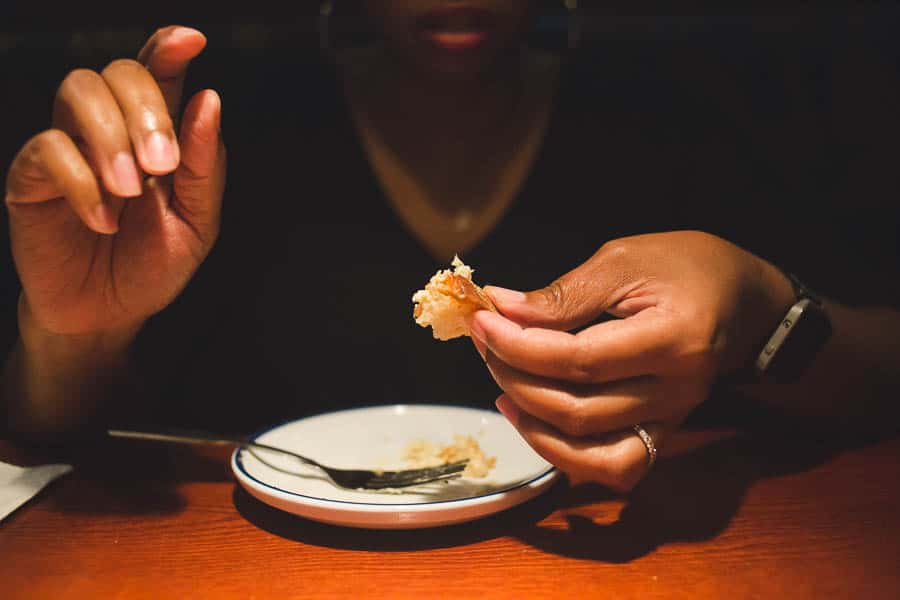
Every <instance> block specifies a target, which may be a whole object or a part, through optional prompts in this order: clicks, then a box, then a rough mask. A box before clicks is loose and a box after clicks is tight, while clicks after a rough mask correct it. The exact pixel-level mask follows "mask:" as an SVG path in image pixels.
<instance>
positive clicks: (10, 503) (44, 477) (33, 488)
mask: <svg viewBox="0 0 900 600" xmlns="http://www.w3.org/2000/svg"><path fill="white" fill-rule="evenodd" d="M71 470H72V466H71V465H41V466H39V467H17V466H15V465H8V464H6V463H4V462H0V521H2V520H3V519H5V518H6V517H7V516H8V515H9V514H10V513H11V512H12V511H14V510H16V509H17V508H19V507H20V506H22V505H23V504H25V503H26V502H28V501H29V500H30V499H31V498H33V497H34V496H35V494H37V493H38V492H39V491H41V490H42V489H43V488H44V486H45V485H47V484H48V483H50V482H51V481H53V480H54V479H56V478H57V477H61V476H62V475H65V474H66V473H68V472H69V471H71Z"/></svg>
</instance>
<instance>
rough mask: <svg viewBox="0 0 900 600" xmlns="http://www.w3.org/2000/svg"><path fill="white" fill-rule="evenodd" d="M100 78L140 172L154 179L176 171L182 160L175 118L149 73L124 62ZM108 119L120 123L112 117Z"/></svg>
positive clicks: (120, 62)
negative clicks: (114, 108)
mask: <svg viewBox="0 0 900 600" xmlns="http://www.w3.org/2000/svg"><path fill="white" fill-rule="evenodd" d="M101 75H102V77H103V80H104V82H105V83H106V85H107V86H108V88H109V90H110V91H111V92H112V97H113V98H114V99H115V102H116V103H117V104H118V109H119V110H118V111H117V113H119V114H121V117H122V118H123V119H124V126H125V129H126V131H127V132H128V137H129V138H130V141H131V145H133V146H134V151H135V154H136V156H137V159H138V162H139V163H140V166H141V169H142V170H143V171H145V172H146V173H150V174H152V175H164V174H166V173H170V172H172V171H174V170H175V168H176V167H177V166H178V162H179V160H180V156H179V149H178V143H177V141H176V139H175V131H174V129H173V125H172V118H171V117H170V116H169V112H168V109H167V108H166V102H165V100H164V99H163V96H162V93H161V92H160V89H159V87H158V86H157V85H156V81H154V79H153V76H152V75H150V72H149V71H147V69H145V68H144V67H143V66H142V65H141V64H140V63H139V62H137V61H134V60H127V59H122V60H116V61H113V62H112V63H110V64H109V66H107V67H106V68H105V69H104V70H103V72H102V74H101ZM107 118H108V120H110V121H113V120H117V119H113V118H112V113H108V114H107ZM88 125H89V126H90V125H93V123H89V124H88ZM85 133H90V132H85Z"/></svg>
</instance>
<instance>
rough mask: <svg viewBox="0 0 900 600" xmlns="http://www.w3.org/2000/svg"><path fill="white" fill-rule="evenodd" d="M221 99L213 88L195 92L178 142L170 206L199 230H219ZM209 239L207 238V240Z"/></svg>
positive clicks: (222, 182) (211, 232) (222, 171)
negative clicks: (179, 155)
mask: <svg viewBox="0 0 900 600" xmlns="http://www.w3.org/2000/svg"><path fill="white" fill-rule="evenodd" d="M221 118H222V103H221V100H220V98H219V96H218V94H216V92H214V91H213V90H204V91H201V92H198V93H197V94H196V95H195V96H194V97H193V98H191V101H190V102H189V103H188V105H187V108H185V111H184V120H183V122H182V124H181V135H180V138H179V142H180V144H181V148H182V161H181V165H180V166H179V168H178V170H177V171H176V172H175V192H176V195H175V197H174V198H173V199H172V207H173V209H174V210H175V211H176V212H178V214H179V215H180V216H181V217H182V219H183V220H185V221H186V222H188V223H190V224H191V225H192V227H193V228H194V230H195V231H196V232H197V233H200V234H209V235H212V236H214V235H215V234H216V233H217V231H218V223H219V214H220V212H221V202H222V194H223V191H224V187H225V146H224V144H223V143H222V136H221ZM206 241H210V240H206Z"/></svg>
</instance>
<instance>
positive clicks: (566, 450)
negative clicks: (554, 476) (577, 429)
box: [497, 395, 664, 491]
mask: <svg viewBox="0 0 900 600" xmlns="http://www.w3.org/2000/svg"><path fill="white" fill-rule="evenodd" d="M497 409H498V410H499V411H500V412H501V413H503V415H504V416H506V418H507V419H508V420H509V421H510V423H511V424H512V425H513V426H514V427H515V428H516V430H517V431H518V432H519V433H520V434H521V435H522V437H523V439H524V440H525V441H526V442H527V443H528V444H529V445H530V446H531V447H532V448H534V450H535V452H537V453H538V454H540V455H541V456H543V457H544V458H545V459H546V460H547V461H548V462H550V463H552V464H553V465H555V466H556V467H558V468H559V469H560V470H562V471H563V472H565V473H567V474H568V475H569V476H570V477H571V478H572V479H573V480H574V481H576V482H578V481H597V482H599V483H602V484H604V485H606V486H608V487H610V488H612V489H614V490H618V491H627V490H630V489H631V488H632V487H634V486H635V485H636V484H637V482H638V481H640V479H641V478H642V477H643V476H644V474H645V473H646V472H647V468H648V466H649V463H650V461H649V455H648V452H647V447H646V446H645V445H644V442H643V441H641V439H640V438H639V437H638V436H637V435H636V434H635V433H634V432H633V431H631V430H630V429H628V430H623V431H618V432H614V433H610V434H607V435H604V436H601V437H572V436H568V435H566V434H564V433H561V432H559V431H557V430H555V429H553V428H552V427H551V426H549V425H547V424H546V423H544V422H542V421H541V420H539V419H537V418H535V417H534V416H532V415H529V414H528V413H527V412H525V411H523V410H521V409H520V408H519V407H517V406H516V405H515V403H513V402H512V401H511V400H510V399H509V398H507V397H506V396H505V395H504V396H500V398H498V399H497ZM644 429H646V430H647V432H648V433H649V434H650V436H651V437H652V438H653V441H654V444H655V445H656V446H657V448H658V447H659V446H660V443H661V442H662V441H664V440H663V438H664V434H663V427H662V426H660V425H657V424H644Z"/></svg>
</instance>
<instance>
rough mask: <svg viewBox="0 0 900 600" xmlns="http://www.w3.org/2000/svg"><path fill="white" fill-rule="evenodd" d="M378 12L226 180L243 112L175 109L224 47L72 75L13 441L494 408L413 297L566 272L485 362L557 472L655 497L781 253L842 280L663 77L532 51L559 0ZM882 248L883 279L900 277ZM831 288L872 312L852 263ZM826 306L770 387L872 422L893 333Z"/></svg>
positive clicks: (879, 317)
mask: <svg viewBox="0 0 900 600" xmlns="http://www.w3.org/2000/svg"><path fill="white" fill-rule="evenodd" d="M365 5H366V7H365V8H366V13H365V14H366V15H367V18H368V20H369V22H370V23H372V24H373V25H374V30H375V31H378V32H379V35H378V36H377V40H376V42H375V43H373V44H367V45H364V46H363V47H348V48H340V49H333V56H332V58H333V59H334V64H333V65H326V66H324V67H316V68H306V69H305V70H297V69H296V65H294V64H292V62H291V61H290V60H285V59H282V58H280V57H279V58H277V59H273V62H272V64H265V65H262V66H257V68H258V74H259V80H258V81H252V80H248V81H245V82H244V83H243V86H244V87H245V89H247V90H249V91H250V92H251V93H249V94H244V95H241V94H237V96H238V100H237V102H232V101H231V100H229V107H230V109H231V110H232V111H234V114H244V113H245V111H246V113H247V114H251V115H252V116H253V118H252V120H251V122H252V126H248V127H245V128H243V129H241V130H238V131H235V132H232V131H230V130H229V161H228V162H229V163H230V164H231V169H230V172H229V181H228V185H227V186H226V185H225V149H224V144H223V142H222V139H221V135H220V127H221V125H220V124H221V123H222V120H221V115H222V103H221V100H220V99H219V96H218V95H217V94H216V93H215V92H213V91H211V90H204V91H201V92H199V93H197V94H196V95H194V96H193V97H192V98H191V99H190V100H189V102H188V103H187V105H186V108H185V109H184V112H183V113H181V114H179V112H178V106H179V103H180V96H181V91H182V87H183V84H184V75H185V72H186V69H187V66H188V63H190V61H191V60H192V59H194V58H195V57H196V56H197V55H198V54H199V53H200V52H201V51H202V49H203V47H204V45H205V38H204V37H203V35H202V34H201V33H199V32H197V31H194V30H191V29H189V28H183V27H170V28H164V29H161V30H159V31H158V32H157V33H156V34H154V35H153V36H152V37H151V39H150V40H149V41H148V42H147V44H146V46H145V47H144V48H143V49H142V50H141V52H140V53H139V55H138V60H137V61H131V60H117V61H114V62H112V63H110V65H109V66H108V67H106V68H105V69H104V70H103V71H102V72H101V73H93V72H89V71H83V70H82V71H74V72H72V73H70V74H69V76H68V77H66V79H65V80H64V81H63V83H62V85H61V86H60V89H59V92H58V95H57V98H56V102H55V105H54V123H53V128H52V129H50V130H48V131H45V132H43V133H41V134H38V135H37V136H35V137H34V138H32V140H30V141H29V142H28V143H27V144H26V145H25V146H24V147H23V149H22V151H21V152H20V153H19V155H18V156H17V158H16V160H15V161H14V163H13V165H12V166H11V167H10V175H9V179H8V185H7V205H8V207H9V210H10V222H11V237H12V246H13V253H14V257H15V260H16V266H17V270H18V272H19V276H20V279H21V282H22V286H23V293H22V295H21V297H20V302H19V310H18V322H19V330H20V339H19V342H18V344H17V346H16V348H15V349H14V350H13V352H12V353H11V355H10V359H9V361H8V364H7V371H6V375H5V377H4V387H5V403H6V406H7V408H8V410H9V412H10V415H11V423H12V424H13V426H14V428H15V429H17V430H19V431H23V432H32V433H36V432H42V431H43V432H46V431H50V432H53V431H60V430H67V429H71V428H72V427H75V426H76V425H78V424H81V423H84V422H85V421H88V420H91V419H93V420H101V421H102V420H109V419H116V420H119V421H127V422H129V423H136V422H140V423H146V422H150V421H153V422H166V423H176V424H180V425H193V426H198V427H207V428H209V427H214V426H221V427H223V428H232V429H248V428H255V427H256V426H258V425H260V424H262V423H264V422H270V421H275V420H281V419H285V418H289V417H292V416H296V415H301V414H308V413H310V412H319V411H322V410H328V409H334V408H341V407H346V406H351V405H360V404H381V403H393V402H440V403H451V402H452V403H463V404H472V405H479V406H484V405H487V403H488V402H490V400H491V399H492V398H493V397H494V396H495V395H496V393H495V392H494V390H493V384H492V383H491V381H490V379H489V378H488V377H487V376H485V375H484V374H483V372H482V371H481V363H480V361H479V360H478V356H477V355H476V354H475V353H471V352H470V351H469V349H468V348H466V347H465V346H466V345H465V344H458V343H457V344H436V343H435V342H433V341H432V340H430V339H429V336H428V334H427V333H426V332H423V331H422V330H419V329H417V328H415V327H414V326H413V325H412V320H411V317H410V305H409V296H410V294H411V293H412V291H413V290H415V289H416V288H417V287H419V286H420V285H421V283H422V282H424V280H425V278H426V277H427V275H428V274H430V273H431V272H433V271H434V269H435V267H436V266H438V265H442V264H445V263H446V262H447V261H448V260H449V259H450V258H451V257H452V255H453V254H455V253H459V254H460V255H462V256H463V257H464V258H465V259H466V261H467V262H469V263H470V264H472V265H474V266H475V267H476V268H477V271H478V273H477V275H476V277H479V276H483V277H485V278H487V280H494V281H502V282H503V283H504V284H505V285H506V286H508V287H512V288H517V289H534V288H540V286H542V285H545V284H546V283H547V282H548V281H552V280H555V283H553V284H551V285H550V286H549V287H547V288H542V289H539V290H538V291H536V292H532V293H530V294H522V293H519V292H515V291H512V290H510V289H504V288H488V289H489V293H491V295H492V297H493V298H494V300H495V302H496V304H497V306H498V307H499V309H500V311H501V315H496V314H490V313H486V312H483V313H477V314H476V315H475V316H474V317H473V319H472V322H471V328H472V337H473V341H474V342H475V345H476V348H477V349H478V353H479V354H480V355H481V356H482V357H483V359H484V360H485V362H486V363H487V366H488V368H489V370H490V373H491V375H492V376H493V379H494V381H495V382H496V383H497V384H499V386H500V387H501V388H502V389H503V391H504V394H503V395H502V396H501V397H500V399H498V401H497V406H498V408H499V409H500V410H501V411H502V412H503V413H504V414H505V415H506V416H507V417H508V418H509V419H510V421H511V422H512V423H513V424H514V425H515V426H516V427H517V428H518V429H519V430H520V431H521V432H522V434H523V436H524V437H525V439H526V440H528V441H529V443H531V444H532V446H534V447H535V449H536V450H537V451H538V452H540V453H541V454H543V455H544V456H545V457H546V458H548V460H550V461H551V462H553V463H555V464H557V465H558V466H559V467H560V468H562V469H563V470H565V471H566V472H568V473H569V474H570V475H571V476H572V477H573V478H575V479H592V480H596V481H600V482H602V483H605V484H607V485H609V486H611V487H614V488H616V489H628V488H630V487H631V486H633V485H634V484H635V483H636V482H637V481H638V480H639V479H640V478H641V477H642V476H643V474H644V473H645V472H646V470H647V468H648V466H649V465H650V464H651V463H652V460H653V459H654V458H655V451H656V447H657V446H661V445H662V444H664V442H665V438H666V434H667V432H669V431H671V430H672V429H674V428H677V427H678V426H679V425H680V424H681V422H682V421H683V420H684V419H685V418H686V416H687V415H688V413H689V412H690V411H691V410H692V409H694V408H695V407H696V406H698V405H699V404H700V403H701V402H703V401H704V400H705V399H706V398H707V396H708V395H709V393H710V390H711V388H712V386H713V384H714V383H715V382H716V381H717V380H720V379H721V378H722V377H723V376H726V375H733V374H736V373H739V372H741V371H743V369H744V367H745V366H746V365H750V364H752V363H753V360H754V358H755V357H756V355H757V354H759V353H760V349H761V348H762V347H763V345H764V342H765V341H766V339H767V338H768V337H769V335H770V334H771V333H772V331H774V330H775V328H776V327H777V326H778V324H779V322H780V321H781V320H782V318H783V317H784V315H785V314H786V312H787V310H788V309H789V308H790V307H791V306H792V304H793V303H794V302H795V300H796V299H797V298H796V295H795V291H794V289H793V288H792V285H791V282H790V280H789V279H788V277H786V275H785V274H784V273H782V272H781V271H780V270H779V269H778V268H776V267H775V266H774V265H773V263H772V262H768V261H767V260H764V259H763V258H761V257H762V256H765V257H766V258H768V259H769V260H772V261H775V262H778V263H780V264H785V265H789V266H790V268H791V269H796V270H800V271H801V272H804V273H806V272H812V270H814V269H816V268H818V267H816V263H817V262H818V261H814V260H806V259H808V258H816V257H815V256H811V255H805V254H804V252H802V251H801V252H799V253H798V252H796V251H795V248H792V246H795V243H794V241H795V239H796V238H795V237H794V236H796V235H797V231H798V229H796V228H795V227H794V224H793V223H791V224H790V225H789V226H786V225H785V224H784V223H780V222H778V220H777V219H776V220H775V223H774V224H773V218H772V215H773V214H783V211H782V212H781V213H779V212H778V209H779V208H780V207H779V204H780V203H781V202H782V196H781V195H779V193H778V192H779V189H778V188H777V187H774V186H773V187H771V188H767V187H766V186H765V185H762V184H761V183H760V181H766V180H765V179H760V176H761V174H763V173H764V171H763V170H762V169H763V166H764V165H765V163H764V162H760V161H759V160H758V156H756V155H754V154H753V152H752V150H751V149H748V148H746V147H745V146H743V145H742V141H741V138H740V136H739V135H738V133H735V132H731V131H730V130H729V129H728V127H727V123H726V122H725V121H724V120H722V119H721V118H720V117H721V115H719V114H717V112H716V110H715V106H712V105H709V104H704V103H703V102H697V101H696V99H695V98H691V97H690V95H688V94H683V93H681V91H680V90H679V89H678V86H677V85H673V82H672V81H671V79H670V78H667V77H666V76H665V75H666V74H665V72H664V70H663V69H661V68H660V67H659V63H658V62H656V59H655V58H653V59H648V58H647V56H646V55H642V54H641V53H636V56H635V57H632V58H631V59H630V60H617V59H615V58H611V57H603V56H602V55H601V56H599V57H598V55H597V54H591V53H587V54H585V55H580V56H578V55H576V56H575V57H573V60H572V61H571V62H562V61H561V60H560V58H559V56H558V55H554V54H553V53H547V52H544V51H541V50H537V49H535V48H532V47H530V46H529V45H528V44H527V42H526V33H527V32H528V30H529V28H530V26H531V23H532V22H533V20H534V19H535V18H536V15H535V11H536V9H535V7H534V6H532V3H529V2H524V1H515V0H495V1H488V0H484V1H475V0H471V1H466V2H441V1H437V0H435V1H433V2H415V3H414V2H404V1H401V0H397V1H391V2H386V1H385V2H366V3H365ZM326 12H327V11H326ZM243 66H244V65H242V64H240V63H238V64H233V65H229V69H237V70H241V69H242V68H243ZM307 67H308V65H307ZM645 69H646V70H645ZM179 117H180V124H179V125H178V131H179V133H178V135H177V136H176V133H175V132H176V125H175V122H176V121H178V120H179ZM226 127H227V126H226ZM761 165H763V166H761ZM748 166H749V167H752V168H748ZM698 167H702V169H701V168H698ZM225 189H227V196H228V199H227V201H226V202H225V206H226V209H225V210H224V212H223V211H222V206H223V204H222V197H223V190H225ZM780 191H781V192H782V194H783V192H784V190H780ZM839 206H840V204H839V202H837V201H836V202H835V203H834V204H833V205H831V204H826V205H824V206H823V207H822V210H824V211H825V213H824V214H828V212H827V211H829V210H832V209H834V210H835V211H836V214H838V213H839V212H840V209H839V208H838V207H839ZM801 225H802V226H805V225H808V223H802V222H801ZM678 229H696V230H704V231H706V232H708V233H699V232H697V231H674V230H678ZM660 231H663V232H668V233H658V234H657V233H653V232H660ZM804 231H806V233H805V234H804V235H807V236H809V237H808V239H810V241H811V242H813V243H814V242H815V240H814V238H813V236H815V235H822V233H823V232H821V231H816V228H815V226H813V227H810V228H807V229H805V230H804ZM220 234H221V235H220ZM633 234H644V235H633ZM726 239H731V240H733V241H735V242H739V243H740V244H741V245H742V246H744V247H746V248H748V249H752V250H753V251H754V252H756V253H757V254H758V255H757V254H752V253H750V252H748V251H747V250H743V249H741V248H738V247H737V246H735V245H733V244H732V243H730V242H728V241H726ZM597 248H600V250H599V251H597ZM595 251H596V253H595ZM838 254H841V255H842V256H844V255H846V253H845V251H844V250H839V251H838ZM208 255H209V256H208ZM872 255H874V256H875V257H876V258H875V259H874V260H876V261H881V262H871V261H870V262H868V263H866V264H867V265H868V267H869V268H871V269H872V272H873V273H874V272H877V271H882V272H885V273H891V270H892V269H894V268H895V265H894V264H893V263H892V262H891V261H892V260H894V259H895V258H896V257H895V256H894V257H891V256H890V255H888V256H884V253H879V252H877V251H875V252H873V253H872ZM588 256H590V258H589V259H588V260H587V261H586V262H584V263H583V264H582V265H581V266H579V267H577V268H575V269H574V270H571V271H570V269H571V267H572V266H573V265H575V264H578V263H579V262H580V261H582V260H584V258H585V257H588ZM868 258H870V256H866V257H865V259H868ZM850 263H851V264H857V265H858V264H859V263H858V262H853V261H850ZM834 264H835V263H833V262H832V263H830V264H829V267H833V266H834ZM804 267H808V269H807V270H802V269H803V268H804ZM567 271H569V272H568V273H567V274H565V275H563V276H561V277H559V276H560V274H562V273H566V272H567ZM823 280H824V281H825V282H826V283H827V284H828V285H831V286H834V289H835V291H843V292H846V291H847V290H846V289H844V290H841V286H842V284H843V283H846V281H844V280H842V278H841V276H840V273H839V269H835V270H834V271H833V272H831V273H829V277H828V278H827V279H824V278H821V277H820V278H819V281H823ZM873 280H874V281H888V280H887V279H886V278H885V279H881V280H878V279H873ZM836 282H837V283H836ZM851 283H852V281H851ZM866 292H869V293H871V297H870V298H863V300H871V299H876V300H877V299H885V298H886V297H887V296H886V294H889V293H894V292H895V288H893V287H891V284H887V285H886V286H885V288H884V290H880V289H878V287H877V286H872V287H871V288H869V289H867V290H866ZM847 298H848V299H849V300H855V299H858V298H853V297H852V294H850V295H848V297H847ZM884 303H885V304H887V301H886V300H885V301H884ZM163 309H165V310H163ZM824 311H825V314H826V316H827V317H828V319H829V320H830V323H831V329H832V333H831V335H830V337H829V339H828V341H827V343H826V344H825V345H824V346H821V347H819V346H817V347H816V348H814V352H811V353H810V354H809V356H806V357H804V358H805V360H806V362H810V361H814V362H812V364H811V366H810V367H809V368H808V369H807V370H806V372H805V374H804V375H803V376H802V378H800V379H798V380H797V381H796V382H795V383H793V384H791V385H789V386H786V385H785V384H771V383H765V382H759V384H758V385H757V386H756V389H755V390H754V393H755V395H757V396H758V397H760V398H762V399H764V400H769V401H772V402H778V403H781V404H783V405H786V406H788V407H789V408H796V409H797V410H800V411H803V410H806V411H808V413H807V414H812V412H813V411H812V409H810V408H808V407H793V406H792V404H793V403H795V402H793V400H792V399H794V398H816V399H817V400H821V401H822V402H821V405H820V406H819V407H816V408H818V409H824V412H829V411H831V412H836V413H838V414H844V413H846V412H848V411H849V409H848V408H847V407H846V406H845V404H844V403H843V402H842V401H841V396H842V394H843V393H845V392H846V391H847V390H852V391H853V392H854V393H858V394H860V395H862V396H863V397H866V398H872V399H876V400H877V399H879V398H882V397H883V396H882V393H883V389H891V390H896V389H897V380H896V375H895V374H894V372H893V371H894V370H895V369H892V368H891V367H894V366H895V365H896V364H898V358H900V351H898V348H897V346H896V343H895V342H894V340H895V339H897V335H896V333H897V332H898V329H900V316H898V314H897V312H896V311H895V310H893V309H890V308H886V307H885V308H849V307H845V306H842V305H840V304H837V303H836V302H831V301H826V302H825V308H824ZM604 313H605V314H608V315H611V316H614V317H620V318H619V319H611V320H610V319H605V320H604V319H601V322H599V323H597V322H596V321H597V320H598V318H599V317H601V315H603V314H604ZM589 325H590V326H589ZM586 326H589V327H586ZM523 327H524V328H523ZM582 328H583V329H582ZM577 329H582V330H581V331H580V332H579V333H577V334H573V333H567V332H570V331H574V330H577ZM836 365H839V366H840V368H839V369H838V368H836ZM873 374H874V377H873ZM823 391H824V392H823ZM820 392H822V394H823V395H820ZM137 394H140V395H137ZM641 423H643V427H637V428H634V426H635V425H638V424H641Z"/></svg>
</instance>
